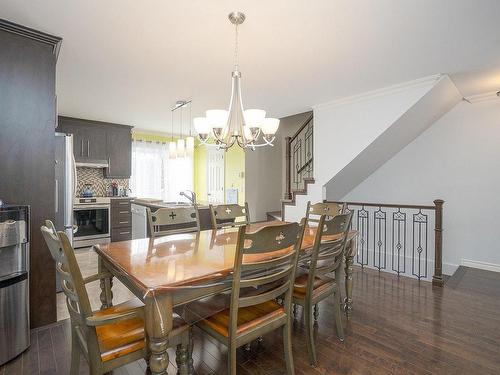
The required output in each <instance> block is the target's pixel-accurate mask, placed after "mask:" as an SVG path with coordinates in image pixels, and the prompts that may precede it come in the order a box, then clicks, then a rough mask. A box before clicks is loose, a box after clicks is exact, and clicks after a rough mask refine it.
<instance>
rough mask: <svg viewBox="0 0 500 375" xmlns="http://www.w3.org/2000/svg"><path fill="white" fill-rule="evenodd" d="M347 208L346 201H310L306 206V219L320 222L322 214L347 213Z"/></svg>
mask: <svg viewBox="0 0 500 375" xmlns="http://www.w3.org/2000/svg"><path fill="white" fill-rule="evenodd" d="M346 210H347V205H346V204H345V203H334V202H328V203H327V202H319V203H315V204H311V201H309V202H307V208H306V220H307V222H308V223H311V222H312V223H318V222H319V219H320V217H321V215H327V216H335V215H338V214H342V213H345V212H346ZM311 215H312V216H311Z"/></svg>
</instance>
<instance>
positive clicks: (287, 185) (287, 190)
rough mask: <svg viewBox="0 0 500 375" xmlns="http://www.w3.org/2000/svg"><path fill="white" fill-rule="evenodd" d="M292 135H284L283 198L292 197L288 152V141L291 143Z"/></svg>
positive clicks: (289, 156)
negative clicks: (284, 175)
mask: <svg viewBox="0 0 500 375" xmlns="http://www.w3.org/2000/svg"><path fill="white" fill-rule="evenodd" d="M291 140H292V137H285V151H286V155H285V160H286V163H285V164H286V165H285V173H286V177H285V197H284V198H285V199H292V181H291V176H290V163H291V158H292V154H291V152H290V143H291Z"/></svg>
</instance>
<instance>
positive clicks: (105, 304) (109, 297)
mask: <svg viewBox="0 0 500 375" xmlns="http://www.w3.org/2000/svg"><path fill="white" fill-rule="evenodd" d="M97 271H98V273H99V274H102V273H104V272H107V268H106V266H105V265H104V263H103V261H102V259H101V257H98V261H97ZM108 273H109V272H108ZM99 286H100V288H101V294H100V295H99V298H100V300H101V310H104V309H107V308H109V307H111V306H113V292H112V290H111V288H112V287H113V276H110V277H106V278H104V279H101V280H100V281H99Z"/></svg>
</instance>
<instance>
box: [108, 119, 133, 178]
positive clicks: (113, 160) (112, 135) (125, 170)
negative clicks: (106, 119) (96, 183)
mask: <svg viewBox="0 0 500 375" xmlns="http://www.w3.org/2000/svg"><path fill="white" fill-rule="evenodd" d="M106 130H107V151H108V163H109V166H108V168H106V169H105V170H104V175H105V176H106V178H130V175H131V174H132V132H131V130H132V128H131V127H129V126H110V127H109V129H106Z"/></svg>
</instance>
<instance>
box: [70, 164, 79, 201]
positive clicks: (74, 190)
mask: <svg viewBox="0 0 500 375" xmlns="http://www.w3.org/2000/svg"><path fill="white" fill-rule="evenodd" d="M72 162H73V195H72V197H71V198H74V197H76V189H77V184H78V182H77V181H76V161H75V156H74V155H73V158H72Z"/></svg>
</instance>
